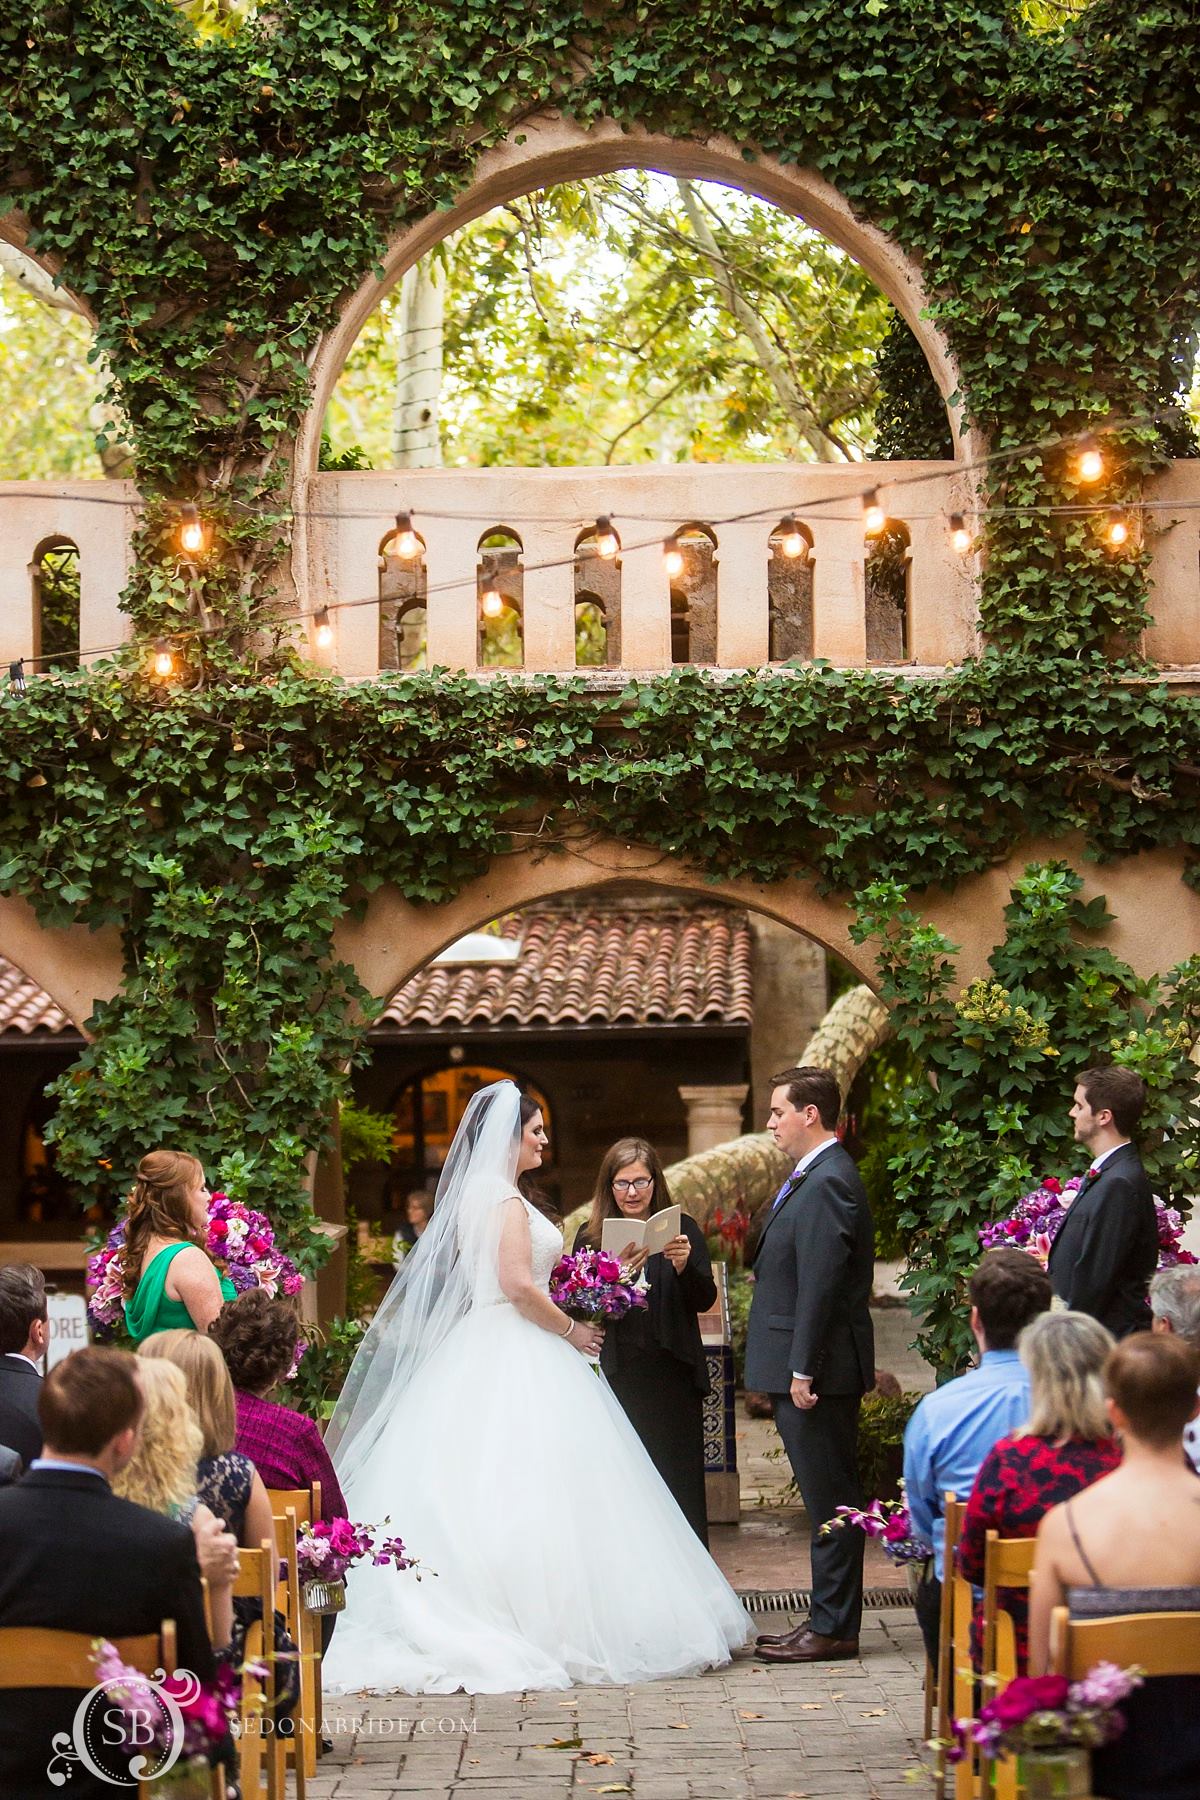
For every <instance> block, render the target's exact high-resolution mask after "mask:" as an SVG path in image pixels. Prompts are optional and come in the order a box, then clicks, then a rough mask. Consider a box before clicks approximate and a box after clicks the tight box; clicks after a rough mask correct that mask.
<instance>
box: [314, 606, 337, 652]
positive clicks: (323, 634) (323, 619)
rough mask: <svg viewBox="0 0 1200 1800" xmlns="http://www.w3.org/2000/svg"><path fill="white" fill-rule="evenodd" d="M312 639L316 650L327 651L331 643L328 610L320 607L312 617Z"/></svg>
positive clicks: (331, 633) (331, 634)
mask: <svg viewBox="0 0 1200 1800" xmlns="http://www.w3.org/2000/svg"><path fill="white" fill-rule="evenodd" d="M313 637H314V639H315V640H316V645H317V648H318V650H328V649H329V648H330V646H331V645H332V643H333V621H332V620H331V619H330V617H329V608H328V607H327V606H323V607H321V609H320V611H319V612H317V613H315V614H314V615H313Z"/></svg>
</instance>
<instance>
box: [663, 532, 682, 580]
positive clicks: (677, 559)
mask: <svg viewBox="0 0 1200 1800" xmlns="http://www.w3.org/2000/svg"><path fill="white" fill-rule="evenodd" d="M663 568H664V569H665V570H666V571H667V575H668V576H669V578H670V579H671V580H672V581H674V579H675V577H676V576H677V575H682V574H683V551H682V550H681V549H680V548H679V539H678V538H677V537H676V536H675V534H674V532H672V534H671V536H670V537H665V538H664V539H663Z"/></svg>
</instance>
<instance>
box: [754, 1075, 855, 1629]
mask: <svg viewBox="0 0 1200 1800" xmlns="http://www.w3.org/2000/svg"><path fill="white" fill-rule="evenodd" d="M840 1110H841V1095H840V1093H839V1091H838V1084H837V1082H836V1080H835V1079H834V1077H833V1076H832V1075H831V1074H830V1073H829V1071H828V1070H827V1069H813V1068H807V1069H785V1070H784V1071H783V1073H782V1074H781V1075H776V1076H775V1077H774V1080H773V1082H772V1092H771V1112H770V1117H769V1118H768V1121H767V1124H768V1129H769V1130H770V1132H771V1135H772V1137H773V1138H774V1139H775V1142H776V1143H777V1144H778V1145H779V1148H780V1149H781V1150H785V1151H786V1152H787V1154H788V1155H789V1156H790V1157H791V1158H792V1159H793V1160H794V1162H795V1165H796V1166H795V1169H794V1170H793V1172H792V1174H791V1175H790V1176H789V1177H788V1179H787V1181H785V1182H784V1184H783V1186H782V1187H781V1188H780V1190H779V1193H778V1194H777V1195H776V1197H775V1201H774V1204H773V1206H772V1208H771V1212H770V1214H769V1216H768V1218H767V1220H766V1223H765V1224H764V1226H763V1230H762V1234H761V1236H760V1238H759V1242H758V1253H757V1255H756V1257H755V1261H754V1299H753V1301H752V1303H751V1307H750V1322H749V1326H748V1329H747V1334H746V1386H747V1388H753V1389H757V1390H758V1391H759V1392H760V1393H767V1394H770V1396H771V1399H772V1402H773V1403H774V1409H775V1424H776V1426H777V1427H778V1430H779V1435H780V1437H781V1438H782V1439H783V1443H784V1448H785V1449H786V1451H787V1454H788V1461H789V1462H790V1463H791V1465H792V1472H793V1474H794V1475H795V1477H796V1485H797V1486H798V1487H799V1489H800V1494H801V1498H802V1499H803V1501H804V1508H805V1511H806V1512H807V1514H808V1517H809V1521H810V1524H811V1527H812V1609H811V1616H810V1617H809V1618H808V1619H807V1620H806V1621H805V1622H804V1623H803V1624H802V1625H799V1626H797V1628H796V1630H795V1631H792V1632H789V1633H788V1634H787V1635H786V1636H784V1637H781V1638H770V1637H760V1638H759V1640H758V1646H757V1650H756V1654H757V1655H758V1656H759V1657H760V1658H761V1659H762V1660H764V1661H768V1662H827V1661H833V1660H836V1659H838V1658H842V1657H854V1656H857V1655H858V1631H859V1625H860V1623H861V1620H862V1590H863V1574H862V1570H863V1542H864V1540H863V1536H862V1533H861V1532H859V1531H850V1530H843V1531H837V1532H834V1533H832V1534H831V1535H830V1536H828V1537H821V1536H819V1531H820V1527H821V1525H822V1524H823V1523H824V1522H825V1520H826V1519H832V1518H833V1516H834V1513H835V1511H836V1509H837V1508H838V1507H839V1506H861V1505H862V1504H863V1497H862V1489H861V1486H860V1483H859V1478H858V1412H859V1404H860V1402H861V1400H862V1396H863V1394H864V1393H865V1392H866V1391H867V1389H868V1388H870V1387H872V1386H873V1385H874V1381H875V1341H874V1333H873V1330H872V1327H871V1314H870V1311H869V1307H870V1300H871V1284H872V1277H873V1274H874V1268H875V1228H874V1225H873V1223H872V1220H871V1209H870V1207H869V1206H868V1204H867V1196H866V1191H865V1189H864V1188H863V1184H862V1182H861V1181H860V1179H859V1175H858V1170H857V1169H856V1167H855V1165H854V1160H853V1158H852V1157H851V1156H850V1155H849V1154H848V1153H847V1152H846V1151H845V1150H843V1148H842V1146H841V1144H840V1143H839V1142H838V1139H837V1136H836V1134H835V1130H834V1127H835V1126H836V1125H837V1120H838V1113H839V1112H840Z"/></svg>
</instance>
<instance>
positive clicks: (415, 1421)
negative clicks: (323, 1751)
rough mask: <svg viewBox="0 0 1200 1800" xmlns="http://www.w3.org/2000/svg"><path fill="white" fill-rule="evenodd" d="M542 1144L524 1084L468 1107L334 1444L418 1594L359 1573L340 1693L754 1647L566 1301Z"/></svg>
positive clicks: (590, 1335) (694, 1664)
mask: <svg viewBox="0 0 1200 1800" xmlns="http://www.w3.org/2000/svg"><path fill="white" fill-rule="evenodd" d="M546 1142H547V1139H546V1133H545V1130H544V1128H543V1124H542V1115H541V1112H540V1110H539V1109H538V1107H537V1106H536V1105H535V1104H534V1103H533V1102H532V1101H530V1100H529V1099H528V1098H526V1097H525V1096H523V1095H521V1094H520V1093H519V1092H518V1090H517V1089H516V1087H515V1086H514V1085H513V1083H512V1082H511V1081H500V1082H497V1083H495V1085H494V1086H492V1087H487V1088H483V1089H482V1090H481V1091H480V1092H479V1093H477V1094H475V1095H474V1096H473V1097H472V1099H471V1102H470V1105H469V1106H468V1108H467V1111H466V1115H465V1117H464V1119H463V1122H462V1125H461V1126H460V1127H459V1130H458V1133H457V1135H456V1137H455V1139H454V1143H453V1144H452V1146H451V1148H450V1154H449V1156H448V1157H447V1159H446V1165H445V1168H444V1169H443V1171H442V1176H441V1179H440V1181H439V1183H438V1192H437V1200H436V1203H435V1205H434V1210H433V1216H432V1218H431V1220H430V1222H429V1225H428V1226H427V1227H426V1229H425V1231H424V1232H423V1234H422V1235H421V1237H420V1238H419V1239H418V1241H417V1246H416V1248H415V1249H414V1250H413V1251H411V1252H410V1253H409V1255H408V1256H407V1257H406V1258H405V1261H404V1263H403V1265H402V1267H401V1269H400V1271H399V1273H398V1274H397V1276H396V1278H395V1280H394V1282H393V1283H392V1286H391V1288H390V1290H389V1292H388V1294H387V1296H386V1298H385V1299H384V1301H383V1304H382V1305H381V1306H380V1308H379V1310H378V1312H377V1313H376V1315H375V1318H374V1321H373V1322H372V1324H371V1327H370V1329H369V1330H368V1332H367V1335H366V1337H365V1339H364V1340H363V1344H362V1347H361V1349H360V1350H359V1352H358V1355H357V1357H356V1358H355V1361H354V1366H353V1367H352V1369H351V1371H350V1375H349V1378H348V1380H347V1382H346V1386H345V1389H344V1391H343V1393H342V1397H341V1399H340V1401H339V1402H338V1406H337V1410H336V1412H335V1413H334V1417H333V1421H332V1423H331V1425H330V1429H329V1434H328V1438H327V1442H328V1444H329V1447H330V1449H331V1450H332V1451H333V1458H334V1465H335V1467H336V1469H337V1473H338V1479H339V1480H340V1482H341V1485H342V1489H343V1492H344V1493H345V1496H346V1505H347V1510H348V1512H349V1514H350V1516H351V1517H352V1518H354V1519H361V1520H367V1521H370V1522H372V1523H374V1524H377V1525H378V1524H381V1523H382V1522H383V1520H384V1519H385V1518H390V1520H391V1531H392V1532H393V1533H396V1532H398V1533H399V1534H400V1535H401V1536H402V1537H403V1539H404V1542H405V1544H406V1546H407V1547H408V1549H409V1550H410V1552H411V1553H412V1554H413V1555H414V1556H416V1557H417V1558H418V1559H419V1561H420V1564H421V1578H420V1579H419V1580H418V1579H417V1578H416V1575H415V1574H414V1573H408V1574H400V1573H397V1571H396V1570H395V1569H393V1568H390V1567H386V1566H385V1567H382V1568H374V1567H372V1566H370V1565H360V1567H359V1568H357V1569H356V1570H355V1572H354V1574H353V1576H352V1577H351V1579H350V1582H349V1605H348V1610H347V1611H346V1613H345V1614H344V1615H343V1617H342V1619H341V1620H340V1621H339V1624H338V1629H337V1633H336V1636H335V1637H334V1639H333V1642H332V1644H331V1646H330V1650H329V1654H328V1655H327V1657H326V1659H325V1663H324V1685H325V1687H326V1690H327V1691H331V1692H339V1693H341V1692H347V1691H349V1690H357V1689H360V1688H370V1689H374V1690H375V1691H380V1690H389V1689H399V1690H401V1691H402V1692H405V1693H410V1694H448V1693H454V1692H456V1691H457V1690H459V1689H465V1690H466V1691H467V1692H468V1693H472V1694H477V1693H484V1694H489V1693H505V1692H512V1691H515V1690H518V1689H524V1688H565V1687H570V1686H571V1684H572V1683H574V1682H605V1683H608V1682H611V1683H614V1684H622V1685H623V1684H625V1683H629V1682H638V1681H652V1680H655V1679H658V1678H661V1677H665V1676H674V1675H691V1674H695V1673H697V1672H698V1671H699V1670H701V1669H707V1668H712V1667H714V1666H717V1665H720V1664H723V1663H726V1662H728V1661H729V1657H730V1653H731V1652H732V1651H733V1650H734V1649H736V1648H738V1647H739V1646H740V1645H741V1644H743V1643H745V1642H746V1640H747V1638H748V1637H749V1636H750V1635H751V1631H750V1624H749V1620H748V1618H747V1615H746V1613H745V1612H744V1610H743V1608H742V1606H741V1604H740V1602H739V1601H738V1599H737V1596H736V1595H735V1594H734V1592H733V1589H732V1588H731V1587H730V1586H729V1584H728V1583H727V1582H726V1580H725V1578H724V1576H723V1575H722V1574H721V1573H720V1571H719V1570H718V1569H717V1567H716V1565H715V1563H713V1562H712V1560H711V1559H710V1557H709V1556H708V1554H707V1552H706V1551H705V1550H704V1548H703V1546H702V1545H701V1544H700V1543H699V1541H698V1540H697V1538H696V1534H695V1532H694V1531H693V1530H692V1528H691V1527H690V1525H689V1524H688V1522H687V1520H686V1519H685V1518H684V1516H683V1514H682V1513H681V1512H680V1511H679V1508H678V1507H677V1506H676V1504H675V1501H674V1500H673V1499H672V1497H671V1495H670V1493H669V1492H668V1490H667V1488H666V1487H665V1486H664V1485H663V1482H662V1480H661V1479H660V1477H659V1475H658V1473H657V1471H656V1470H655V1468H654V1465H653V1464H652V1463H651V1461H650V1458H649V1457H648V1456H647V1454H646V1452H645V1450H644V1449H643V1448H642V1445H641V1441H640V1440H639V1438H638V1437H637V1434H636V1433H635V1432H634V1430H633V1427H632V1426H631V1425H630V1424H629V1423H628V1421H627V1419H626V1417H625V1414H624V1412H623V1411H622V1409H621V1407H620V1405H619V1403H618V1402H617V1400H616V1399H615V1397H614V1396H613V1394H612V1392H611V1390H610V1389H609V1386H608V1384H607V1382H606V1381H605V1380H604V1379H603V1377H602V1376H601V1375H600V1374H599V1372H598V1371H597V1370H595V1369H593V1368H592V1367H591V1365H590V1363H589V1361H588V1358H589V1357H590V1356H593V1355H595V1354H596V1353H597V1352H598V1350H599V1347H600V1341H601V1339H600V1333H599V1331H598V1330H597V1329H596V1328H595V1327H594V1326H592V1325H590V1324H581V1323H572V1321H571V1320H570V1319H569V1318H568V1316H567V1314H566V1313H564V1312H561V1311H560V1310H559V1308H558V1307H557V1306H555V1304H554V1302H553V1301H552V1300H551V1298H550V1295H549V1292H548V1284H549V1278H550V1272H551V1270H552V1269H553V1267H554V1264H555V1262H556V1261H557V1260H558V1258H559V1256H560V1255H561V1253H562V1234H561V1232H559V1231H558V1229H557V1228H556V1227H555V1226H554V1225H553V1224H551V1222H550V1220H549V1219H548V1218H547V1217H546V1215H545V1214H544V1213H543V1212H541V1211H540V1210H539V1208H538V1207H537V1206H536V1205H535V1204H533V1203H532V1202H530V1201H529V1200H526V1199H524V1198H522V1196H521V1194H520V1192H519V1190H518V1186H517V1182H518V1179H519V1177H520V1176H521V1175H523V1174H525V1173H526V1172H527V1171H528V1170H531V1169H536V1168H537V1167H538V1165H539V1164H540V1163H541V1160H542V1151H543V1147H544V1146H545V1144H546Z"/></svg>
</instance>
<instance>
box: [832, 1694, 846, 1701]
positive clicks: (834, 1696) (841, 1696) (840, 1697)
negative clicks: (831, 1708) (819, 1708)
mask: <svg viewBox="0 0 1200 1800" xmlns="http://www.w3.org/2000/svg"><path fill="white" fill-rule="evenodd" d="M829 1698H830V1699H831V1700H844V1699H845V1698H846V1696H845V1694H830V1696H829Z"/></svg>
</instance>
